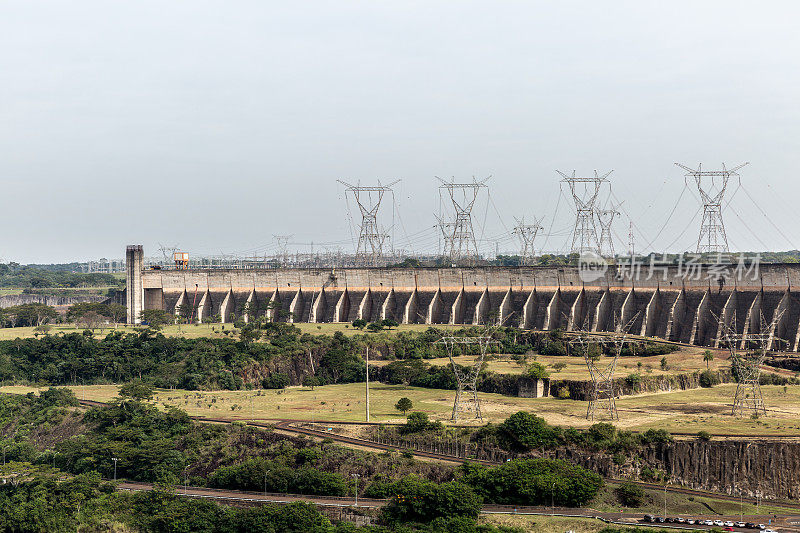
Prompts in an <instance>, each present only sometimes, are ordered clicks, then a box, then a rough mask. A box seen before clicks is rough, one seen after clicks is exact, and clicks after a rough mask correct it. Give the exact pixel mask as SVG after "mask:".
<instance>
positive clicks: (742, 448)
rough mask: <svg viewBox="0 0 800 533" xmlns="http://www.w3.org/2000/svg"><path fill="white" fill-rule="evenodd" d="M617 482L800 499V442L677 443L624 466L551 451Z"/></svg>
mask: <svg viewBox="0 0 800 533" xmlns="http://www.w3.org/2000/svg"><path fill="white" fill-rule="evenodd" d="M543 455H544V456H546V457H551V458H557V459H564V460H567V461H570V462H573V463H576V464H579V465H581V466H583V467H584V468H588V469H590V470H593V471H595V472H597V473H599V474H601V475H603V476H605V477H610V478H616V479H634V480H642V481H650V479H643V476H642V472H643V471H646V469H648V468H649V469H651V470H658V471H661V472H663V473H665V474H666V476H667V477H668V478H669V480H670V483H676V484H679V485H684V486H687V487H690V488H693V489H700V490H711V491H718V492H726V493H728V494H733V495H737V496H738V495H739V494H743V495H744V496H751V497H754V496H756V495H757V493H760V494H761V496H763V497H765V498H775V499H798V498H800V441H797V442H790V441H781V440H768V439H736V440H718V441H715V440H711V441H708V442H705V441H701V440H699V439H697V440H677V441H674V442H670V443H662V444H653V445H648V446H645V447H643V448H642V449H641V450H639V451H638V452H637V453H636V454H635V456H633V457H626V458H625V461H624V463H622V464H618V463H619V461H615V460H614V458H613V457H612V456H611V455H610V454H607V453H596V452H592V451H588V450H582V449H558V450H552V451H547V452H545V453H544V454H543Z"/></svg>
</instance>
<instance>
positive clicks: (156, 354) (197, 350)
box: [0, 328, 366, 390]
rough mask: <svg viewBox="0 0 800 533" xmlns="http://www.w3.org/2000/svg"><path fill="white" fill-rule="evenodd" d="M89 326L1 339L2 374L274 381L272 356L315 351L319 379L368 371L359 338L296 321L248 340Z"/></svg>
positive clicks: (183, 382)
mask: <svg viewBox="0 0 800 533" xmlns="http://www.w3.org/2000/svg"><path fill="white" fill-rule="evenodd" d="M85 333H86V334H80V333H71V334H59V335H46V336H43V337H41V338H38V339H15V340H13V341H0V380H2V381H6V382H8V381H24V380H27V381H43V382H47V383H50V384H53V385H65V384H75V383H81V382H83V383H108V382H124V381H128V380H131V379H134V378H144V379H147V380H148V381H150V382H151V383H152V384H153V385H155V386H157V387H164V388H170V387H177V388H181V389H188V390H197V389H229V390H237V389H242V388H245V387H262V386H264V385H266V386H270V383H269V382H267V383H265V382H264V381H265V380H267V379H268V377H269V373H270V370H268V369H267V364H268V363H270V362H274V361H276V360H279V361H282V362H283V363H284V365H285V366H286V368H290V369H291V368H294V366H296V365H294V363H296V364H298V365H301V366H302V365H305V364H307V362H308V360H309V354H310V353H311V354H315V355H314V356H316V357H318V359H319V364H318V365H316V367H315V371H316V377H317V378H318V379H319V382H320V384H330V383H350V382H357V381H363V380H364V376H365V373H366V366H365V364H364V361H363V359H362V358H361V356H360V352H359V350H358V348H357V345H356V344H355V341H353V340H352V339H350V338H348V337H345V336H344V335H341V334H338V335H334V336H332V337H328V336H317V335H308V334H300V332H299V330H297V328H291V329H287V330H286V331H283V332H281V333H280V334H278V335H276V336H275V337H273V338H268V339H266V340H265V342H257V343H255V342H250V343H248V342H244V341H241V340H236V339H232V338H222V339H210V338H200V339H186V338H182V337H165V336H164V335H162V334H160V333H156V334H154V333H153V332H151V331H149V330H144V331H141V332H139V333H123V332H120V331H115V332H112V333H109V334H108V335H106V336H105V337H103V338H100V339H98V338H94V336H93V335H91V332H88V331H87V332H85ZM278 366H280V365H278ZM253 369H255V370H257V371H253V372H249V373H248V372H246V370H253ZM246 375H249V376H250V377H249V378H247V379H249V381H247V382H246V381H245V376H246Z"/></svg>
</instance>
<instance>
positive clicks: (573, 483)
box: [459, 459, 602, 507]
mask: <svg viewBox="0 0 800 533" xmlns="http://www.w3.org/2000/svg"><path fill="white" fill-rule="evenodd" d="M459 474H460V476H461V478H460V480H461V481H462V482H464V483H466V484H467V485H469V486H470V487H473V488H474V489H475V490H476V492H477V493H478V494H480V495H481V496H483V498H484V499H485V500H486V501H487V502H491V503H497V504H508V505H549V504H550V503H551V501H552V502H553V503H555V504H556V505H565V506H568V507H577V506H579V505H584V504H586V503H588V502H589V501H591V500H592V498H594V497H595V496H596V495H597V491H598V490H599V489H600V486H601V485H602V478H601V477H600V476H599V475H598V474H596V473H594V472H590V471H588V470H586V469H584V468H581V467H580V466H578V465H575V464H572V463H569V462H567V461H562V460H559V459H514V460H512V461H509V462H507V463H504V464H502V465H500V466H498V467H495V468H486V467H484V466H479V465H470V464H467V465H463V466H462V467H460V468H459Z"/></svg>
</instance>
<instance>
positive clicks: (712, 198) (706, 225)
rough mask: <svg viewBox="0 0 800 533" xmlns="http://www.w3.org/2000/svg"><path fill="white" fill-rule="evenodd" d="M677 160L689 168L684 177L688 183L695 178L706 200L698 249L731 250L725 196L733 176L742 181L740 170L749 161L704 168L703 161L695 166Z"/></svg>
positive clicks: (702, 250)
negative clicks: (726, 220)
mask: <svg viewBox="0 0 800 533" xmlns="http://www.w3.org/2000/svg"><path fill="white" fill-rule="evenodd" d="M675 164H676V165H677V166H679V167H680V168H682V169H683V170H685V171H686V174H685V175H684V180H685V181H687V183H688V180H689V179H692V180H694V182H695V186H696V187H697V190H698V191H699V192H700V199H701V200H702V202H703V221H702V222H701V224H700V236H699V237H698V238H697V253H699V254H702V253H727V252H728V235H727V233H726V232H725V224H724V223H723V221H722V199H723V198H724V197H725V191H726V189H727V188H728V181H730V179H731V178H735V179H737V180H739V183H740V184H741V180H742V178H741V176H739V174H738V173H737V172H736V171H737V170H739V169H740V168H742V167H744V166H746V165H748V164H749V163H743V164H741V165H738V166H736V167H733V168H732V169H730V170H728V169H727V168H725V163H723V164H722V170H703V165H697V170H695V169H693V168H689V167H687V166H686V165H682V164H680V163H675Z"/></svg>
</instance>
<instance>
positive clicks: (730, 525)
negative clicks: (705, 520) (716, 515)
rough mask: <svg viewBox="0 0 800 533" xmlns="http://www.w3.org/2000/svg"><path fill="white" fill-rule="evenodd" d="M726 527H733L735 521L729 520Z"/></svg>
mask: <svg viewBox="0 0 800 533" xmlns="http://www.w3.org/2000/svg"><path fill="white" fill-rule="evenodd" d="M725 527H733V522H731V521H730V520H728V521H727V522H725Z"/></svg>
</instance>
